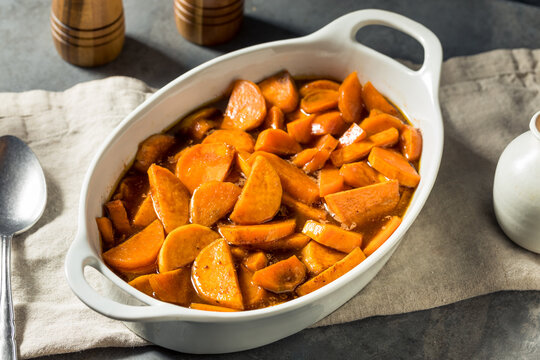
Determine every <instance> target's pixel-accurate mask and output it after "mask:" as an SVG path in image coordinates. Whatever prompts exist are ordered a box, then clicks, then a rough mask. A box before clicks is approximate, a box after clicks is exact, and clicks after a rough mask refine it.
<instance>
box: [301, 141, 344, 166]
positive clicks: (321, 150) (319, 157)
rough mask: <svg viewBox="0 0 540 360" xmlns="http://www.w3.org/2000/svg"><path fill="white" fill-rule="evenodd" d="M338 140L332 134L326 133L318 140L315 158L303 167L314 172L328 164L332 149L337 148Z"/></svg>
mask: <svg viewBox="0 0 540 360" xmlns="http://www.w3.org/2000/svg"><path fill="white" fill-rule="evenodd" d="M337 144H338V141H337V140H336V139H335V138H334V137H333V136H332V135H324V136H323V137H322V138H320V139H319V140H318V141H317V144H316V145H315V147H316V148H317V150H318V151H317V153H316V154H315V155H314V156H313V158H312V159H311V160H310V161H308V163H307V164H306V165H304V167H303V168H302V169H303V170H304V171H305V172H307V173H312V172H314V171H317V170H319V169H322V167H323V166H324V165H325V164H326V161H327V160H328V158H329V157H330V154H332V151H334V149H335V148H336V146H337Z"/></svg>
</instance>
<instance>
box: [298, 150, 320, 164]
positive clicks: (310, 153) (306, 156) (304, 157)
mask: <svg viewBox="0 0 540 360" xmlns="http://www.w3.org/2000/svg"><path fill="white" fill-rule="evenodd" d="M318 152H319V149H317V148H307V149H304V150H302V151H300V152H299V153H298V154H296V155H295V156H293V157H292V158H291V162H292V163H293V164H294V165H296V166H298V167H299V168H301V167H304V166H305V165H306V164H307V163H308V162H310V161H311V160H313V157H314V156H315V154H317V153H318Z"/></svg>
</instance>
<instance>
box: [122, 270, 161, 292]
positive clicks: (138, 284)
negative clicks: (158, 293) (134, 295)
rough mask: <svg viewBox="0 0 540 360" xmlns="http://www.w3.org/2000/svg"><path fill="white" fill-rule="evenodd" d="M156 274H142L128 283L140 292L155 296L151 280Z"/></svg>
mask: <svg viewBox="0 0 540 360" xmlns="http://www.w3.org/2000/svg"><path fill="white" fill-rule="evenodd" d="M156 275H157V274H148V275H141V276H138V277H136V278H135V279H133V280H131V281H130V282H129V283H128V284H129V285H131V286H133V287H134V288H135V289H137V290H139V291H140V292H142V293H145V294H146V295H148V296H152V297H154V290H152V286H150V281H149V280H150V278H152V277H154V276H156Z"/></svg>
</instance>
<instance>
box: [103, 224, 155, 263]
mask: <svg viewBox="0 0 540 360" xmlns="http://www.w3.org/2000/svg"><path fill="white" fill-rule="evenodd" d="M164 238H165V235H164V233H163V226H161V223H160V222H159V220H155V221H154V222H152V223H151V224H150V225H148V226H147V227H145V228H144V229H143V230H142V231H140V232H138V233H137V234H135V235H133V236H132V237H130V238H129V239H127V240H126V241H124V242H123V243H121V244H120V245H117V246H115V247H113V248H112V249H110V250H107V251H106V252H104V253H103V260H105V262H106V263H107V264H109V265H110V266H111V267H113V268H115V269H119V270H121V271H130V270H135V269H138V268H142V267H147V266H150V265H152V264H154V263H155V262H156V258H157V255H158V252H159V249H160V248H161V245H162V244H163V240H164Z"/></svg>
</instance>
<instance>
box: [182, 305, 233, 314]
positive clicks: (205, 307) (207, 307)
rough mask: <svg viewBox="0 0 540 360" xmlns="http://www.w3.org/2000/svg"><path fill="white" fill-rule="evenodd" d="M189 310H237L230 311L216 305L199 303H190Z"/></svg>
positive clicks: (227, 309) (227, 310)
mask: <svg viewBox="0 0 540 360" xmlns="http://www.w3.org/2000/svg"><path fill="white" fill-rule="evenodd" d="M189 308H190V309H195V310H204V311H217V312H236V311H238V310H236V309H231V308H228V307H224V306H216V305H209V304H201V303H191V305H189Z"/></svg>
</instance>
